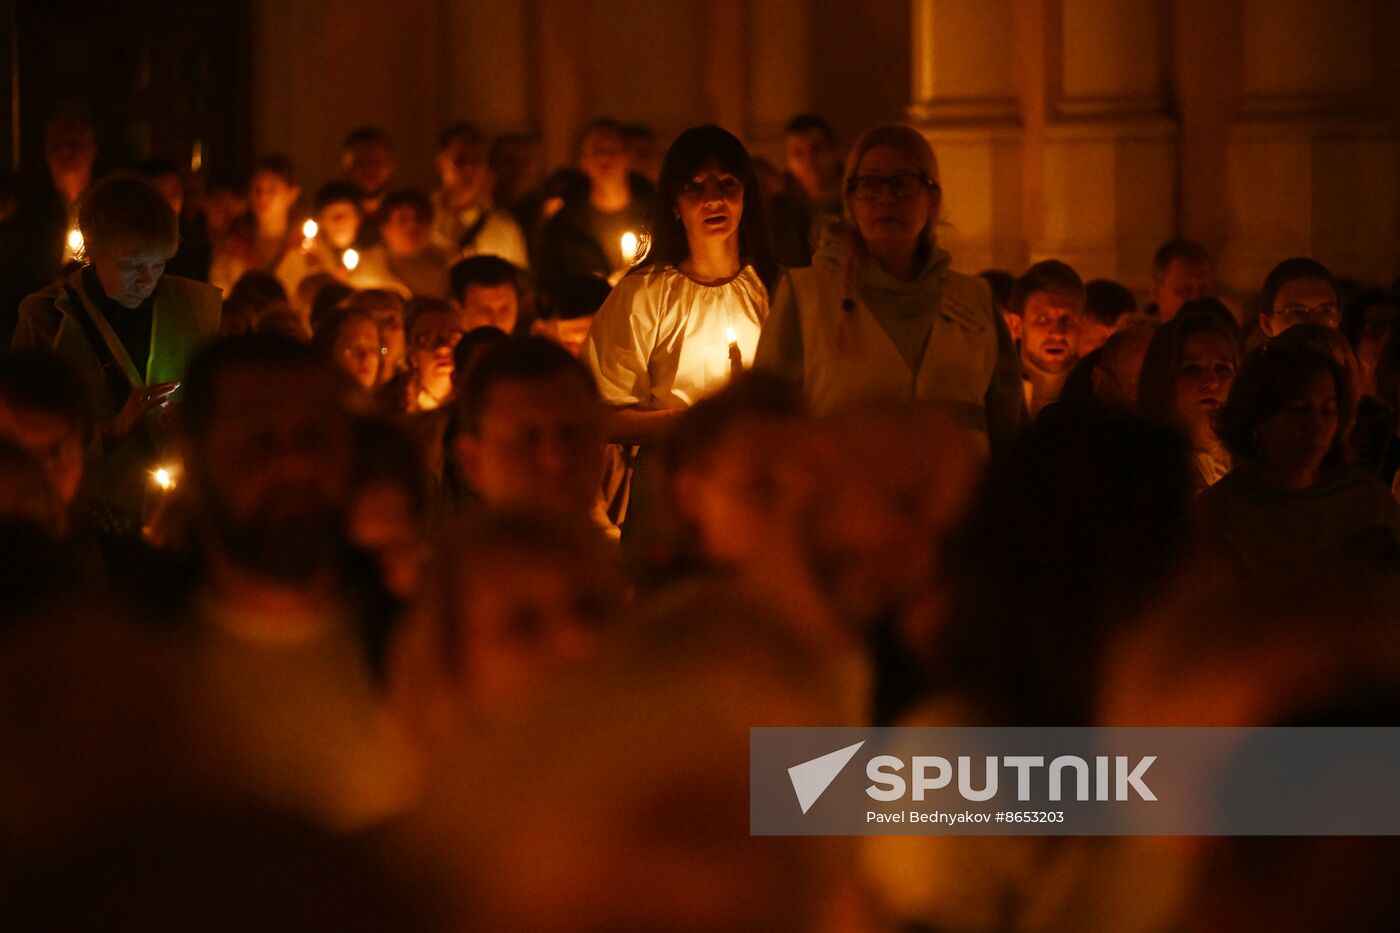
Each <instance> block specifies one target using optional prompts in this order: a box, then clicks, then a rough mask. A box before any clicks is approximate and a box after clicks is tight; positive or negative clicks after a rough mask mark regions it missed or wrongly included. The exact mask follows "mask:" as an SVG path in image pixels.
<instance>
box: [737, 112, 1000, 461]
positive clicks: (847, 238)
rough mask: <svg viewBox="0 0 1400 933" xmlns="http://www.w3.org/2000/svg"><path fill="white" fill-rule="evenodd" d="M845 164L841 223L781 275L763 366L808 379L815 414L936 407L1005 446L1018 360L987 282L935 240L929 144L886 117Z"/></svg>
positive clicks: (937, 204)
mask: <svg viewBox="0 0 1400 933" xmlns="http://www.w3.org/2000/svg"><path fill="white" fill-rule="evenodd" d="M846 166H847V169H846V178H845V183H844V192H845V202H846V217H845V222H844V223H838V224H835V225H833V226H832V227H831V228H830V229H829V230H828V231H827V232H826V235H825V236H824V237H823V240H822V242H821V243H820V244H819V246H818V248H817V252H816V255H815V256H814V258H813V261H812V266H811V268H810V269H794V270H791V271H790V272H788V273H787V274H786V275H785V276H784V278H783V280H782V281H781V282H780V283H779V285H778V289H777V293H776V295H775V297H774V302H773V313H772V315H771V316H770V317H769V319H768V321H767V322H766V323H765V324H764V328H763V339H762V340H761V341H760V342H759V346H758V355H757V359H756V360H755V363H756V365H758V366H760V367H762V368H765V369H770V370H773V371H776V372H779V373H781V374H783V375H785V376H787V377H788V378H790V379H791V380H792V381H793V382H794V383H795V384H797V385H800V386H801V387H802V392H803V396H804V397H805V399H806V401H807V403H808V405H809V406H810V407H811V409H812V410H813V411H814V412H815V413H816V414H828V413H831V412H834V411H839V410H841V409H846V408H851V407H856V406H859V405H862V404H870V403H876V404H886V403H890V402H901V401H921V402H930V403H934V404H936V405H937V406H938V407H939V408H941V409H943V410H944V411H946V412H947V413H948V415H949V416H950V417H951V418H952V420H953V421H954V422H955V423H956V424H958V425H960V426H962V427H966V428H969V429H971V430H973V431H975V432H977V433H978V434H980V435H982V436H984V437H986V438H987V440H988V442H989V444H990V447H991V448H992V449H993V450H1001V449H1004V448H1005V447H1006V445H1007V443H1008V442H1009V441H1010V439H1011V437H1012V435H1013V434H1014V432H1015V430H1016V428H1017V426H1018V425H1019V424H1020V422H1021V420H1022V419H1023V417H1024V407H1025V401H1024V396H1023V394H1022V389H1021V370H1020V365H1019V363H1018V361H1017V357H1016V350H1015V346H1014V345H1013V344H1012V341H1011V334H1010V332H1009V331H1008V330H1007V327H1006V323H1005V321H1004V320H1002V317H1001V315H999V314H997V312H996V309H995V307H994V306H993V304H992V298H991V294H990V292H989V290H988V287H987V283H986V282H985V281H983V280H981V279H978V278H973V277H971V276H966V275H961V274H959V273H957V272H954V271H952V269H951V268H950V261H951V260H950V257H949V255H948V253H947V252H946V251H944V250H942V249H939V247H938V244H937V241H936V239H935V237H934V225H935V224H936V223H937V221H938V215H939V209H940V208H941V206H942V189H940V188H939V185H938V163H937V161H936V160H935V158H934V154H933V149H932V148H931V147H930V146H929V144H928V142H927V140H925V139H924V138H923V137H922V136H920V135H919V134H918V133H917V132H916V131H914V130H913V129H910V128H909V127H907V126H899V125H890V126H881V127H877V128H875V129H873V130H870V131H868V132H866V133H865V134H864V135H863V136H862V137H861V138H860V140H858V141H857V142H856V145H855V148H854V149H853V150H852V152H851V156H850V158H849V159H847V161H846Z"/></svg>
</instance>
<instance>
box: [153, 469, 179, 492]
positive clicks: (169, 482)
mask: <svg viewBox="0 0 1400 933" xmlns="http://www.w3.org/2000/svg"><path fill="white" fill-rule="evenodd" d="M151 482H153V483H155V484H156V486H157V487H159V488H160V489H163V490H165V491H166V492H169V491H170V490H172V489H174V488H175V476H174V474H172V473H171V472H170V470H169V469H167V468H166V467H159V468H157V469H154V470H152V471H151Z"/></svg>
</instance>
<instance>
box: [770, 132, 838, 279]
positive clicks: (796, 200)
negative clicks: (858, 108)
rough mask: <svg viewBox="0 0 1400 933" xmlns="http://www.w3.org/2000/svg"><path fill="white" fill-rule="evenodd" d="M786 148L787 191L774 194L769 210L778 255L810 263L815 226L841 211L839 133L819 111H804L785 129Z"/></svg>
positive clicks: (787, 261) (780, 259) (789, 260)
mask: <svg viewBox="0 0 1400 933" xmlns="http://www.w3.org/2000/svg"><path fill="white" fill-rule="evenodd" d="M783 153H784V156H785V157H786V162H787V171H786V172H785V173H784V175H783V192H782V194H780V195H778V196H777V197H776V198H774V199H773V205H772V210H771V211H770V212H769V214H768V217H769V222H770V223H771V225H772V230H773V258H774V259H776V260H777V261H778V262H779V263H781V264H782V265H785V266H810V265H811V264H812V249H813V245H814V243H815V228H816V227H817V226H818V225H819V224H820V223H821V221H822V219H823V218H824V217H827V216H830V215H838V216H839V215H840V213H841V162H840V159H839V158H838V156H837V153H836V133H835V131H833V130H832V128H831V124H830V123H828V122H826V120H825V119H823V118H822V117H820V116H818V115H817V114H814V113H803V114H799V115H797V116H795V117H793V118H792V119H791V120H790V121H788V125H787V128H786V129H785V130H784V132H783Z"/></svg>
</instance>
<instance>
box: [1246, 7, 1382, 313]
mask: <svg viewBox="0 0 1400 933" xmlns="http://www.w3.org/2000/svg"><path fill="white" fill-rule="evenodd" d="M1391 7H1392V5H1391V4H1389V3H1387V2H1385V0H1333V2H1330V3H1325V4H1321V3H1314V2H1311V0H1241V3H1240V11H1241V12H1240V15H1241V18H1242V24H1241V36H1242V44H1243V64H1242V90H1243V96H1242V100H1241V105H1240V108H1239V111H1238V112H1237V114H1236V115H1235V117H1234V119H1233V121H1232V122H1231V124H1230V127H1229V136H1228V158H1227V161H1228V179H1229V181H1228V185H1229V210H1228V235H1229V240H1228V244H1227V246H1226V249H1225V255H1224V256H1223V257H1222V258H1223V262H1222V270H1223V271H1224V273H1225V275H1226V276H1227V278H1228V281H1229V284H1230V285H1232V286H1234V287H1236V288H1238V289H1241V290H1250V291H1253V290H1257V289H1258V287H1259V285H1260V284H1261V283H1262V282H1263V278H1264V275H1265V274H1266V273H1267V272H1268V270H1269V269H1270V268H1271V267H1272V266H1273V265H1274V264H1275V263H1276V262H1278V261H1279V260H1281V259H1285V258H1287V257H1289V256H1297V255H1309V256H1313V257H1315V258H1317V259H1319V260H1321V261H1322V262H1324V263H1326V264H1328V265H1329V266H1330V267H1331V268H1332V269H1333V271H1334V272H1336V273H1337V274H1345V275H1352V276H1357V277H1360V278H1363V279H1370V280H1372V281H1375V282H1377V283H1382V282H1383V283H1385V284H1389V282H1390V281H1391V279H1392V278H1393V277H1394V276H1395V274H1396V272H1397V271H1400V268H1397V267H1400V256H1397V249H1396V240H1397V233H1400V124H1397V121H1396V119H1395V116H1394V113H1393V111H1391V110H1390V109H1388V108H1387V106H1386V102H1387V92H1386V89H1385V88H1384V87H1383V83H1384V80H1383V78H1382V76H1383V75H1386V74H1388V73H1389V71H1390V69H1389V67H1388V63H1387V62H1386V61H1385V57H1387V56H1390V57H1393V56H1394V49H1393V47H1392V48H1387V47H1386V46H1385V44H1384V43H1381V42H1378V41H1376V37H1377V36H1378V35H1382V34H1384V33H1385V32H1386V28H1387V27H1388V26H1389V25H1390V20H1392V19H1393V18H1394V11H1393V9H1391Z"/></svg>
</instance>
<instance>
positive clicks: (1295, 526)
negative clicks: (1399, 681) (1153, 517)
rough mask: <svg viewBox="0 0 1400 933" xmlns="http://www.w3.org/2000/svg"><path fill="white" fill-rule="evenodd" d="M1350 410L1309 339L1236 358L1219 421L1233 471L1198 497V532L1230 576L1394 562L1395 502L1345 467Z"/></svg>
mask: <svg viewBox="0 0 1400 933" xmlns="http://www.w3.org/2000/svg"><path fill="white" fill-rule="evenodd" d="M1354 404H1355V403H1354V396H1353V395H1352V393H1351V389H1350V385H1349V379H1348V375H1347V372H1346V370H1345V368H1344V367H1342V366H1341V365H1340V364H1338V363H1337V362H1336V360H1334V359H1333V358H1332V357H1331V356H1330V355H1329V354H1328V353H1326V352H1325V351H1323V350H1322V349H1321V348H1319V347H1318V346H1317V345H1316V344H1315V343H1313V342H1312V341H1309V340H1304V339H1298V340H1293V339H1288V338H1283V339H1276V340H1273V341H1270V342H1269V343H1268V344H1266V345H1265V346H1263V347H1260V348H1259V349H1257V350H1255V351H1254V352H1252V353H1250V354H1249V356H1248V357H1246V358H1245V361H1244V365H1243V366H1242V367H1241V368H1240V372H1239V375H1238V377H1237V378H1236V379H1235V383H1234V386H1233V388H1232V390H1231V393H1230V398H1229V401H1227V402H1226V403H1225V407H1224V409H1223V410H1222V412H1221V415H1220V423H1219V433H1220V438H1221V440H1223V441H1224V442H1225V446H1226V448H1228V449H1229V451H1230V453H1231V455H1232V456H1233V457H1234V461H1235V469H1234V470H1232V471H1231V473H1230V475H1228V476H1226V477H1225V478H1224V479H1223V480H1221V481H1220V482H1219V483H1217V484H1215V485H1214V486H1212V487H1211V488H1210V489H1208V490H1206V491H1205V492H1204V493H1202V494H1201V497H1200V499H1199V504H1200V509H1201V513H1202V518H1203V523H1204V527H1205V529H1206V531H1207V533H1208V535H1209V536H1210V537H1211V538H1213V539H1214V540H1215V541H1216V542H1217V543H1218V544H1219V546H1220V547H1221V549H1222V550H1223V551H1224V552H1225V553H1226V554H1228V555H1229V556H1230V557H1231V558H1232V560H1233V562H1234V563H1235V565H1236V566H1237V568H1238V569H1240V570H1242V571H1244V572H1245V573H1249V574H1254V575H1259V576H1272V575H1278V574H1290V573H1295V572H1299V571H1306V570H1309V569H1311V568H1313V567H1315V566H1316V565H1317V564H1318V563H1320V562H1325V561H1329V560H1337V559H1351V560H1358V559H1360V560H1366V559H1370V560H1385V561H1388V562H1393V561H1395V560H1396V559H1397V558H1398V557H1400V551H1398V550H1397V534H1400V505H1397V504H1396V502H1395V500H1394V499H1392V498H1391V497H1390V495H1389V493H1388V492H1387V491H1386V489H1385V487H1384V486H1382V485H1381V484H1380V483H1379V482H1378V481H1377V480H1376V479H1375V477H1373V476H1370V475H1368V474H1367V473H1366V472H1365V471H1363V470H1361V469H1359V468H1357V467H1355V466H1352V465H1351V464H1349V463H1348V462H1347V455H1346V437H1345V433H1344V431H1343V430H1342V426H1343V425H1347V424H1349V423H1350V422H1351V419H1352V413H1353V408H1354Z"/></svg>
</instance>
